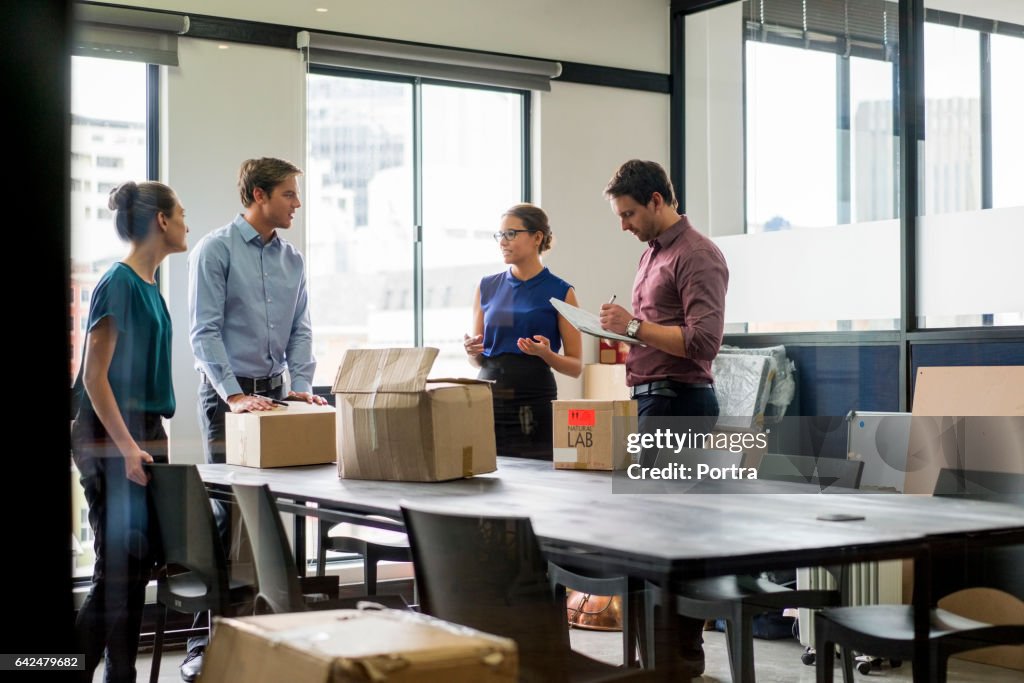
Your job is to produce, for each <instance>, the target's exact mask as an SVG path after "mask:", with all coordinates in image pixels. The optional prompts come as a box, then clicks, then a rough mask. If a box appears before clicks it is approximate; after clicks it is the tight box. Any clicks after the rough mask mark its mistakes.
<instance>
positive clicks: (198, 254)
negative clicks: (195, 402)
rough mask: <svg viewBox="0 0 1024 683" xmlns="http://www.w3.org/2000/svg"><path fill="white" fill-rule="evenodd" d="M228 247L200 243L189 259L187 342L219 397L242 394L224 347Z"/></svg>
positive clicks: (218, 243)
mask: <svg viewBox="0 0 1024 683" xmlns="http://www.w3.org/2000/svg"><path fill="white" fill-rule="evenodd" d="M228 257H229V254H228V248H227V246H226V245H225V244H223V243H222V242H220V241H218V240H209V239H206V240H203V241H202V242H201V243H200V244H199V246H198V247H196V248H195V249H194V250H193V251H192V254H191V255H190V257H189V264H188V266H189V267H188V315H189V340H190V341H191V343H192V353H193V354H194V355H195V357H196V367H197V368H198V369H199V370H200V371H201V372H202V373H203V374H205V375H206V377H207V378H208V379H209V380H210V383H211V384H213V387H214V388H215V389H216V390H217V393H218V394H219V395H220V397H221V398H224V399H226V398H227V397H228V396H231V395H233V394H240V393H242V387H241V386H240V385H239V384H238V381H237V380H236V379H235V375H234V373H233V372H232V370H231V365H230V363H229V361H228V353H227V349H226V348H225V346H224V338H223V329H224V306H225V299H226V292H227V264H228Z"/></svg>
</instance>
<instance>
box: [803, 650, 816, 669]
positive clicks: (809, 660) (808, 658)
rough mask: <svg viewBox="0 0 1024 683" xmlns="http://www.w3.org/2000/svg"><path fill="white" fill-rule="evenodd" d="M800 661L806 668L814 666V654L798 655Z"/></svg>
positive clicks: (811, 652)
mask: <svg viewBox="0 0 1024 683" xmlns="http://www.w3.org/2000/svg"><path fill="white" fill-rule="evenodd" d="M800 661H801V662H803V663H804V664H805V665H806V666H814V661H815V654H814V652H813V651H809V652H804V653H803V654H802V655H800Z"/></svg>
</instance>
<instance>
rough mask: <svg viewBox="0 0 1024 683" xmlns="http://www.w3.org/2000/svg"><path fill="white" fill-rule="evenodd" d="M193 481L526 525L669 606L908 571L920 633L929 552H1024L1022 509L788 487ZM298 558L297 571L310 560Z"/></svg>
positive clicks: (228, 476) (365, 507)
mask: <svg viewBox="0 0 1024 683" xmlns="http://www.w3.org/2000/svg"><path fill="white" fill-rule="evenodd" d="M198 469H199V472H200V475H201V476H202V478H203V480H204V482H205V483H206V485H207V488H208V489H209V490H210V492H211V495H214V496H215V497H221V498H226V497H229V496H230V486H231V484H250V485H259V484H267V485H268V486H269V487H270V489H271V491H273V492H274V494H275V497H276V498H277V500H278V505H279V507H280V508H281V509H282V511H286V512H292V513H296V514H300V515H308V516H314V517H319V518H321V519H325V520H327V521H354V522H358V523H365V524H368V525H370V526H378V527H385V528H392V529H399V530H400V529H402V526H401V506H402V505H403V504H406V503H407V504H409V505H413V506H417V507H424V508H429V509H434V510H440V511H443V512H448V513H455V514H470V515H476V514H479V515H501V516H523V517H529V518H530V520H531V522H532V524H533V528H534V531H535V532H536V535H537V537H538V539H539V540H540V543H541V546H542V548H543V550H544V552H545V554H546V555H547V557H548V558H549V559H550V560H552V561H554V562H556V563H558V564H560V565H563V566H566V567H568V568H571V569H574V570H577V571H580V572H582V573H585V574H586V573H589V574H600V575H626V576H629V577H630V578H633V579H637V580H647V581H651V582H653V583H655V584H657V585H658V586H659V587H661V589H662V590H664V591H665V592H666V593H667V594H668V598H667V599H668V600H671V594H672V591H673V586H677V585H678V582H679V581H682V580H685V579H690V578H699V577H705V576H718V575H724V574H734V573H757V572H760V571H763V570H769V569H789V568H797V567H810V566H826V565H841V564H845V563H849V562H865V561H879V560H887V559H896V558H911V559H914V560H915V564H914V566H915V571H914V605H915V608H916V610H917V616H918V618H917V619H916V622H917V624H918V625H919V627H920V628H921V629H922V632H924V631H923V629H926V627H927V608H928V606H929V604H930V598H931V596H930V583H929V576H930V573H929V571H927V568H928V566H929V558H930V556H931V555H930V554H931V553H933V552H935V551H936V550H938V549H940V548H942V547H944V546H948V545H950V544H958V543H963V542H965V541H970V542H972V543H975V544H984V545H988V544H991V545H1000V544H1019V543H1024V507H1021V506H1016V505H1010V504H1005V503H991V502H985V501H978V500H965V499H957V498H936V497H932V496H912V495H899V494H871V493H858V492H850V491H843V492H836V493H830V492H820V489H818V488H816V487H814V486H807V485H803V484H796V483H792V482H767V481H749V482H747V481H744V482H722V481H706V482H702V483H701V485H700V486H692V487H688V488H687V489H686V490H685V492H672V491H673V490H679V491H682V489H673V488H672V487H671V486H665V485H662V486H654V485H652V486H651V487H650V490H651V491H652V493H639V494H624V493H613V492H612V473H611V472H599V471H582V470H556V469H554V468H553V466H552V464H551V463H550V462H542V461H533V460H525V459H519V458H502V457H499V458H498V469H497V470H496V471H495V472H493V473H490V474H484V475H477V476H474V477H471V478H466V479H458V480H454V481H447V482H432V483H419V482H393V481H370V480H358V479H339V477H338V471H337V467H336V466H335V465H333V464H330V465H318V466H307V467H289V468H277V469H255V468H249V467H242V466H237V465H199V466H198ZM618 476H621V474H619V475H618ZM644 490H646V489H644ZM662 490H664V491H666V492H664V493H661V492H656V491H662ZM368 516H383V517H386V518H390V519H392V520H394V521H393V522H387V521H381V520H379V519H376V518H375V517H374V518H369V519H368V518H367V517H368ZM299 530H300V525H299V524H296V531H297V532H299ZM302 541H303V538H302V534H301V533H297V538H296V546H297V551H298V549H299V548H302V551H301V552H303V553H304V544H302ZM299 559H300V560H301V561H300V562H299V566H304V565H305V561H304V559H305V558H304V557H300V558H299ZM665 604H673V602H666V603H665ZM663 612H667V610H664V611H663ZM665 627H666V628H669V627H668V626H667V625H665ZM660 642H661V641H659V643H660ZM649 645H650V644H649ZM663 647H664V646H660V645H659V646H658V647H657V648H655V652H654V657H655V659H654V661H655V662H656V665H655V667H656V668H660V667H662V662H665V666H671V657H667V656H665V655H664V653H663V652H659V651H658V650H661V649H662V648H663ZM918 650H920V651H922V652H923V653H925V652H926V651H925V648H918ZM659 655H661V656H659ZM914 680H915V681H918V680H921V681H924V680H929V663H928V660H927V657H926V656H924V654H922V656H921V657H915V660H914Z"/></svg>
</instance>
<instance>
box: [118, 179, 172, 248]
mask: <svg viewBox="0 0 1024 683" xmlns="http://www.w3.org/2000/svg"><path fill="white" fill-rule="evenodd" d="M177 204H178V198H177V196H176V195H175V194H174V190H172V189H171V188H169V187H167V186H166V185H164V184H163V183H157V182H154V181H151V180H147V181H146V182H142V183H136V182H135V181H133V180H129V181H128V182H126V183H121V184H120V185H118V186H117V187H115V188H114V189H113V190H111V191H110V198H109V199H108V200H107V207H108V208H109V209H110V210H111V211H114V212H115V214H114V227H115V228H117V234H118V236H119V237H120V238H121V239H123V240H124V241H125V242H139V241H141V240H144V239H146V237H148V236H149V229H150V228H151V227H152V225H153V217H154V216H156V215H157V214H158V213H162V214H164V215H165V216H171V215H172V214H173V213H174V208H175V207H176V206H177Z"/></svg>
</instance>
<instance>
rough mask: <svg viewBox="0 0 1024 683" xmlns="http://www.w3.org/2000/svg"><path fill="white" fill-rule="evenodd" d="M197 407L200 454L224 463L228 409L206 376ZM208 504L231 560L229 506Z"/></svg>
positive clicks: (276, 393) (199, 622) (200, 642)
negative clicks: (201, 445)
mask: <svg viewBox="0 0 1024 683" xmlns="http://www.w3.org/2000/svg"><path fill="white" fill-rule="evenodd" d="M287 393H288V391H287V388H286V386H284V385H282V386H280V387H278V388H277V389H273V390H271V391H266V392H263V395H264V396H269V397H270V398H278V399H283V398H284V397H285V395H286V394H287ZM197 409H198V411H199V427H200V429H202V431H203V435H204V437H205V438H204V440H203V453H204V455H205V456H206V462H207V463H210V464H213V463H218V464H223V463H225V462H226V461H227V449H226V447H225V444H224V416H225V415H226V414H227V413H228V411H229V410H230V408H228V404H227V403H226V402H225V401H224V400H223V399H222V398H221V397H220V395H219V394H217V390H216V389H214V388H213V385H212V384H210V383H209V382H207V381H206V380H205V378H203V379H201V380H200V382H199V401H198V403H197ZM210 506H211V507H212V508H213V518H214V520H215V521H216V522H217V534H218V536H220V542H221V547H223V548H224V553H225V555H226V556H227V560H228V562H229V563H230V562H231V558H232V555H233V553H232V538H233V537H235V536H237V534H232V519H231V507H229V506H228V505H225V504H224V503H223V502H222V501H219V500H211V501H210ZM207 623H208V622H207V615H206V614H205V613H200V614H197V615H196V618H195V621H194V623H193V624H192V626H193V628H200V627H201V626H203V625H205V624H207ZM208 642H209V637H208V636H206V635H202V636H192V637H191V638H189V639H188V649H189V650H193V649H195V648H201V647H206V645H207V643H208Z"/></svg>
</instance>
